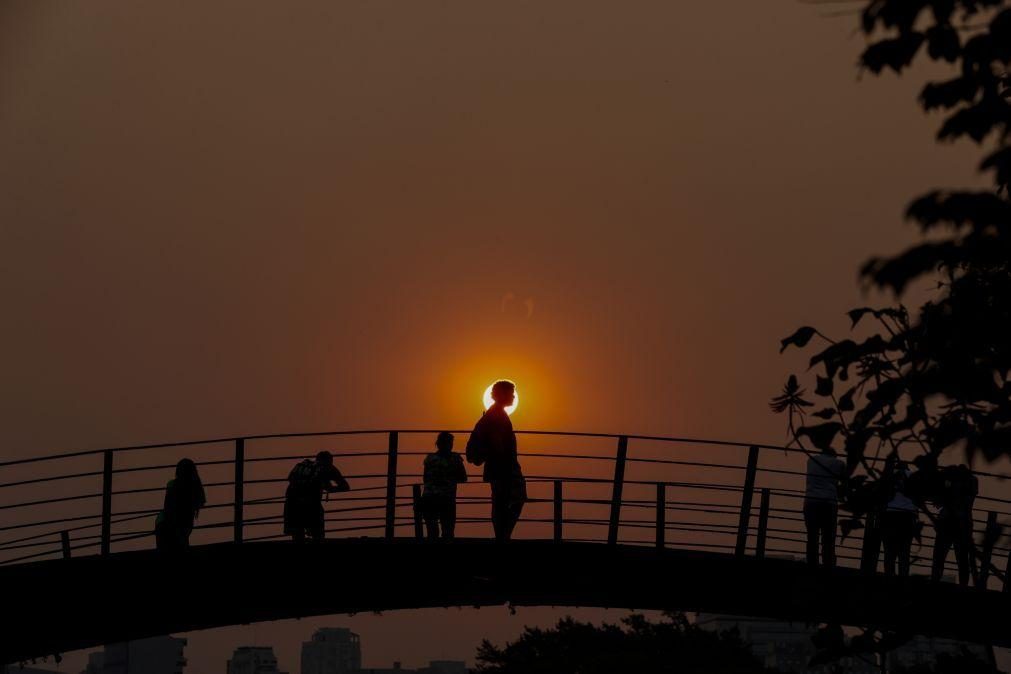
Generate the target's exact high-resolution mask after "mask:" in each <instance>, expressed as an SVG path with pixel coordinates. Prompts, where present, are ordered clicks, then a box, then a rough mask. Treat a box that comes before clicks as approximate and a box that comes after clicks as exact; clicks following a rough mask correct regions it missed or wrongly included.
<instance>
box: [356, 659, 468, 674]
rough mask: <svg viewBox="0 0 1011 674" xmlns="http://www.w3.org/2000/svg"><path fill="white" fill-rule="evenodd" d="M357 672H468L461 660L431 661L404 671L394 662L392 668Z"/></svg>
mask: <svg viewBox="0 0 1011 674" xmlns="http://www.w3.org/2000/svg"><path fill="white" fill-rule="evenodd" d="M359 671H360V672H361V674H467V673H468V672H469V671H470V670H469V669H467V663H466V662H464V661H463V660H432V661H431V662H429V663H428V666H427V667H421V668H420V669H406V668H404V667H402V666H401V664H400V663H399V662H394V663H393V667H369V668H366V669H362V670H359Z"/></svg>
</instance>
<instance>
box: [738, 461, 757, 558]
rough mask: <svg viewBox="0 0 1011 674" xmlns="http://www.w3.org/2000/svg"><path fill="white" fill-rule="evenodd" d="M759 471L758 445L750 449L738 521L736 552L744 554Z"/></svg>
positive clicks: (739, 554)
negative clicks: (756, 475)
mask: <svg viewBox="0 0 1011 674" xmlns="http://www.w3.org/2000/svg"><path fill="white" fill-rule="evenodd" d="M757 471H758V447H755V446H753V447H751V448H750V449H749V450H748V468H747V470H746V472H745V473H744V491H743V492H741V514H740V517H739V519H738V521H737V547H736V548H734V554H736V555H737V556H738V557H740V556H743V555H744V551H745V549H746V548H747V546H748V524H749V522H750V520H751V500H752V497H753V496H754V494H755V473H756V472H757Z"/></svg>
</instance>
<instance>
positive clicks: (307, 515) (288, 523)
mask: <svg viewBox="0 0 1011 674" xmlns="http://www.w3.org/2000/svg"><path fill="white" fill-rule="evenodd" d="M350 489H351V487H350V485H348V481H347V480H345V479H344V476H343V475H341V472H340V471H339V470H337V467H336V466H334V465H333V454H331V453H330V452H320V453H319V454H317V455H316V460H315V461H312V460H310V459H305V460H303V461H300V462H299V463H298V464H297V465H296V466H295V467H294V468H292V469H291V472H290V473H289V474H288V489H287V491H286V492H285V493H284V533H286V534H287V535H289V536H291V539H292V540H293V541H294V542H296V543H303V542H305V536H306V534H307V533H308V534H309V538H310V539H311V540H312V541H313V542H319V541H322V540H323V538H324V536H325V529H324V524H325V517H324V512H323V492H327V493H332V492H335V491H349V490H350Z"/></svg>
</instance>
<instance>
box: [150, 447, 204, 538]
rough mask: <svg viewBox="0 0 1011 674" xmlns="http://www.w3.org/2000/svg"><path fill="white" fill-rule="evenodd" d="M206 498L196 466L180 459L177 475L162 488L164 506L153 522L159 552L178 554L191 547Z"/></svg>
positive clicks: (187, 460) (188, 460)
mask: <svg viewBox="0 0 1011 674" xmlns="http://www.w3.org/2000/svg"><path fill="white" fill-rule="evenodd" d="M206 502H207V499H206V497H205V495H204V485H203V483H201V482H200V474H199V473H198V472H197V464H195V463H193V461H191V460H190V459H182V460H181V461H180V462H179V463H177V464H176V476H175V478H174V479H172V480H169V481H168V484H167V485H165V504H164V505H163V506H162V509H161V512H160V513H158V517H157V519H156V520H155V525H154V532H155V544H156V545H157V547H158V551H159V552H163V553H170V554H171V553H177V552H180V551H182V550H185V549H186V548H188V547H189V545H190V533H192V531H193V524H194V522H195V521H196V519H197V516H198V515H199V514H200V509H201V508H203V507H204V504H205V503H206Z"/></svg>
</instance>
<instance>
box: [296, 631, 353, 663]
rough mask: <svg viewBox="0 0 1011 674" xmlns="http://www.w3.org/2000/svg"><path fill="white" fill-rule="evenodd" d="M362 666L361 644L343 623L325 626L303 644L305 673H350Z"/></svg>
mask: <svg viewBox="0 0 1011 674" xmlns="http://www.w3.org/2000/svg"><path fill="white" fill-rule="evenodd" d="M361 669H362V645H361V640H360V638H359V637H358V635H357V634H355V633H354V632H352V631H351V630H349V629H347V628H344V627H323V628H321V629H318V630H316V632H315V633H313V635H312V640H311V641H306V642H304V643H303V644H302V666H301V672H302V674H350V673H351V672H359V671H361Z"/></svg>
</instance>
